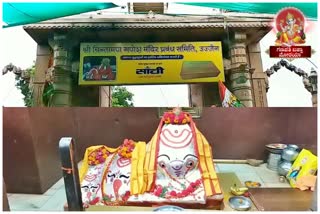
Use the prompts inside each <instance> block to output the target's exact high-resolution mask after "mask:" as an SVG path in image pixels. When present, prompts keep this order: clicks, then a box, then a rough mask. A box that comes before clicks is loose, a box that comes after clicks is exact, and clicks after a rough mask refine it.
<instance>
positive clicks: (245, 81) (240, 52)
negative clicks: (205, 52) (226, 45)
mask: <svg viewBox="0 0 320 214" xmlns="http://www.w3.org/2000/svg"><path fill="white" fill-rule="evenodd" d="M246 39H247V36H246V34H244V33H237V32H236V33H235V35H234V44H233V45H231V47H230V55H231V68H230V71H229V79H230V86H231V87H230V90H231V91H232V93H233V94H234V95H235V96H236V97H237V98H238V99H239V100H240V101H241V103H242V104H243V105H245V106H246V107H253V106H254V103H253V96H252V84H251V74H252V73H251V72H252V70H251V69H249V65H248V59H247V51H246V44H245V41H246Z"/></svg>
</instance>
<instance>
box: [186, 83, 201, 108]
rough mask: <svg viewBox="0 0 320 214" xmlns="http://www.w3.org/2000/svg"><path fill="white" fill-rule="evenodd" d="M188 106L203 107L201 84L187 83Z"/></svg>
mask: <svg viewBox="0 0 320 214" xmlns="http://www.w3.org/2000/svg"><path fill="white" fill-rule="evenodd" d="M189 99H190V104H189V105H190V107H203V84H190V85H189Z"/></svg>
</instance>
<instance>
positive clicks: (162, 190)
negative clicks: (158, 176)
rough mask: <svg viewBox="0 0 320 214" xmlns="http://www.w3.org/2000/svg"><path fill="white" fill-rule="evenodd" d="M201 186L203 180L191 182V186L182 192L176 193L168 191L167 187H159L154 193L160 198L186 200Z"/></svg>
mask: <svg viewBox="0 0 320 214" xmlns="http://www.w3.org/2000/svg"><path fill="white" fill-rule="evenodd" d="M200 185H201V180H200V179H198V180H196V181H195V182H191V183H190V185H189V186H188V187H186V188H184V189H183V190H182V191H181V192H176V191H174V190H172V191H168V188H167V187H163V186H161V185H157V186H156V188H155V189H154V191H153V194H154V195H155V196H158V197H160V198H168V199H169V198H184V197H187V196H188V195H191V194H192V193H194V192H195V191H196V190H197V189H198V188H199V187H200Z"/></svg>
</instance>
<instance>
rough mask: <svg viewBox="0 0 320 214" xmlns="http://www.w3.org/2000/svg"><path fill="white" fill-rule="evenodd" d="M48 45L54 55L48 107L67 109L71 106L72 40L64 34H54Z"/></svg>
mask: <svg viewBox="0 0 320 214" xmlns="http://www.w3.org/2000/svg"><path fill="white" fill-rule="evenodd" d="M49 44H50V46H51V47H52V49H53V54H54V61H53V66H54V72H53V88H54V93H53V96H52V98H51V100H50V106H53V107H67V106H71V105H72V99H71V98H72V79H71V57H72V56H71V54H72V51H71V49H72V47H73V45H74V43H73V40H72V39H70V38H68V36H67V35H64V34H54V36H53V39H50V40H49Z"/></svg>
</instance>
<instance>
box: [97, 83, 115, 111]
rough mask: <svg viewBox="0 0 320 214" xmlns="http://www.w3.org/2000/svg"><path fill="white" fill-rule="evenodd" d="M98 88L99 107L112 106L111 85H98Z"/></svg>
mask: <svg viewBox="0 0 320 214" xmlns="http://www.w3.org/2000/svg"><path fill="white" fill-rule="evenodd" d="M99 90H100V107H112V100H111V96H112V94H111V87H110V86H100V87H99Z"/></svg>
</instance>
